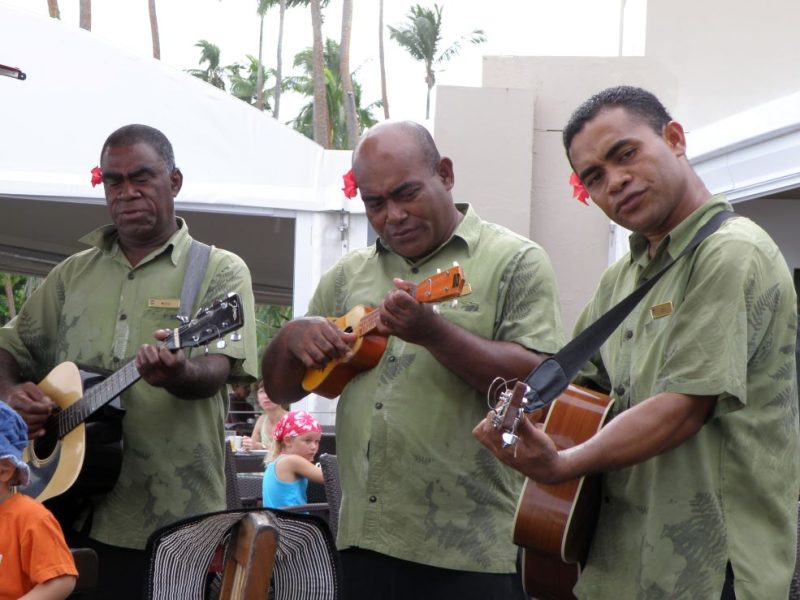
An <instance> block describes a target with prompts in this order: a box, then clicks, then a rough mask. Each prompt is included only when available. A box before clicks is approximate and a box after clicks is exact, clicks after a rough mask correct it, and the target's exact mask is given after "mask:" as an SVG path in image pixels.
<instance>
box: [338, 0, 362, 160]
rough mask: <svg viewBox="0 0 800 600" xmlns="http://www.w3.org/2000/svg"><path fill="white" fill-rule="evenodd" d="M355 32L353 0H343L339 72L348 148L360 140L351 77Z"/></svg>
mask: <svg viewBox="0 0 800 600" xmlns="http://www.w3.org/2000/svg"><path fill="white" fill-rule="evenodd" d="M352 32H353V0H343V1H342V42H341V44H340V45H339V50H340V52H339V61H340V63H339V74H340V75H341V79H342V100H343V101H344V116H345V122H346V124H347V148H349V149H353V148H355V147H356V142H358V122H357V121H356V104H355V96H354V94H353V80H352V78H351V77H350V36H351V34H352Z"/></svg>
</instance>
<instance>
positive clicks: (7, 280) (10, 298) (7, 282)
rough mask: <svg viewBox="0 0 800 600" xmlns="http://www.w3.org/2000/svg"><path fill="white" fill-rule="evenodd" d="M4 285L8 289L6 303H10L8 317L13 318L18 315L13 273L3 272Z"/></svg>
mask: <svg viewBox="0 0 800 600" xmlns="http://www.w3.org/2000/svg"><path fill="white" fill-rule="evenodd" d="M3 286H4V287H5V289H6V303H7V304H8V317H9V318H10V319H13V318H14V317H16V316H17V304H16V302H15V301H14V284H13V283H12V281H11V275H9V274H8V273H4V274H3Z"/></svg>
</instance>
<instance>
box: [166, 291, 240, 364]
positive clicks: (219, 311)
mask: <svg viewBox="0 0 800 600" xmlns="http://www.w3.org/2000/svg"><path fill="white" fill-rule="evenodd" d="M243 324H244V312H243V311H242V299H241V297H240V296H239V294H228V295H227V296H224V297H222V298H218V299H217V300H215V301H214V302H213V303H212V304H211V306H207V307H205V308H201V309H200V310H199V311H198V312H197V314H196V315H195V317H194V318H193V319H192V320H191V321H189V322H188V323H186V325H182V326H181V327H178V328H176V329H173V330H172V335H171V336H170V337H169V338H167V339H166V340H165V342H164V343H165V344H166V346H167V347H168V348H169V349H170V350H177V349H178V348H197V347H198V346H203V345H205V344H207V343H208V342H210V341H212V340H216V339H218V338H221V337H222V336H224V335H225V334H226V333H228V332H229V331H235V330H236V329H239V328H240V327H241V326H242V325H243Z"/></svg>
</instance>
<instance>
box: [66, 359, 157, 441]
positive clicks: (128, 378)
mask: <svg viewBox="0 0 800 600" xmlns="http://www.w3.org/2000/svg"><path fill="white" fill-rule="evenodd" d="M140 378H141V375H139V371H137V370H136V365H135V361H131V362H129V363H128V364H126V365H125V366H124V367H122V368H121V369H120V370H119V371H116V372H115V373H113V374H112V375H110V376H109V377H108V378H107V379H104V380H103V381H101V382H100V383H98V384H97V385H95V386H93V387H91V388H89V389H88V390H86V392H85V393H84V395H83V397H82V398H81V399H80V400H78V401H77V402H75V403H74V404H72V405H70V406H68V407H67V408H65V409H64V410H62V411H61V412H60V413H58V435H59V437H64V436H65V435H66V434H68V433H69V432H70V431H72V430H73V429H75V428H76V427H77V426H78V425H80V424H81V423H83V422H84V421H86V419H88V418H89V417H90V416H91V415H92V414H94V413H95V412H97V411H98V410H100V409H101V408H102V407H103V406H105V405H106V404H108V403H109V402H111V401H112V400H113V399H114V398H116V397H117V396H119V395H120V394H121V393H122V392H124V391H125V390H127V389H128V388H129V387H131V386H132V385H133V384H134V383H136V382H137V381H139V379H140Z"/></svg>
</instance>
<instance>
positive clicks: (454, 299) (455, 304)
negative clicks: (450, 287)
mask: <svg viewBox="0 0 800 600" xmlns="http://www.w3.org/2000/svg"><path fill="white" fill-rule="evenodd" d="M456 306H458V298H453V299H452V300H451V301H450V308H455V307H456Z"/></svg>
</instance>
